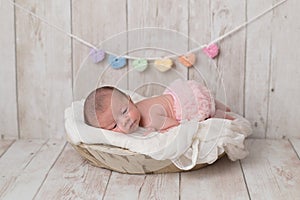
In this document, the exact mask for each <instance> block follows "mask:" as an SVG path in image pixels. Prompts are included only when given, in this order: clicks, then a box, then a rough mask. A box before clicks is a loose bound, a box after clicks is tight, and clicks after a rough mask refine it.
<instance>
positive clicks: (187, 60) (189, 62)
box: [178, 53, 196, 67]
mask: <svg viewBox="0 0 300 200" xmlns="http://www.w3.org/2000/svg"><path fill="white" fill-rule="evenodd" d="M178 61H179V62H180V63H181V64H183V65H184V66H186V67H191V66H193V65H194V64H195V61H196V56H195V54H193V53H191V54H188V55H183V56H179V57H178Z"/></svg>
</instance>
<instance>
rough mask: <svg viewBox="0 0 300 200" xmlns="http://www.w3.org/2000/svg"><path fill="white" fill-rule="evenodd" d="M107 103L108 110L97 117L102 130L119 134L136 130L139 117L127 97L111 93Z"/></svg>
mask: <svg viewBox="0 0 300 200" xmlns="http://www.w3.org/2000/svg"><path fill="white" fill-rule="evenodd" d="M107 101H108V102H106V105H108V108H107V109H106V111H105V112H104V113H102V114H101V116H99V119H100V126H101V127H102V128H104V129H107V130H112V131H116V132H120V133H132V132H134V131H135V130H137V129H138V127H139V123H140V118H141V115H140V112H139V110H138V109H137V107H136V106H135V104H134V103H133V102H132V101H131V99H130V98H129V97H128V96H124V95H123V94H120V93H118V92H112V94H111V96H110V98H107Z"/></svg>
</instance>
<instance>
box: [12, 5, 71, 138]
mask: <svg viewBox="0 0 300 200" xmlns="http://www.w3.org/2000/svg"><path fill="white" fill-rule="evenodd" d="M16 2H18V3H19V4H21V5H23V6H25V7H27V8H28V9H30V10H31V11H32V12H34V13H36V14H37V15H39V16H41V17H43V18H46V19H47V20H48V21H49V22H50V23H52V24H56V25H57V26H59V27H63V29H64V30H65V31H68V32H70V2H69V1H60V0H54V1H38V0H30V1H24V0H23V1H21V0H18V1H16ZM16 40H17V44H16V46H17V65H16V67H17V83H18V91H17V92H18V105H19V126H20V137H21V138H47V137H61V136H62V135H63V133H64V126H63V124H64V123H63V120H64V117H63V112H64V109H65V108H66V106H68V105H69V104H70V102H71V100H72V87H71V39H70V38H69V37H68V36H66V35H64V34H61V33H60V32H58V31H57V30H55V29H52V28H51V27H49V26H47V25H46V24H44V23H42V22H41V21H39V20H37V19H36V18H33V17H32V16H30V15H28V14H26V13H24V12H23V11H21V10H19V9H16Z"/></svg>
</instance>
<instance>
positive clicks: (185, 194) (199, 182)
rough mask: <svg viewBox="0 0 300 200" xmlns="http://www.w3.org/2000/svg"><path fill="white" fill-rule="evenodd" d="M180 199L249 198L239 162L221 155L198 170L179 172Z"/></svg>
mask: <svg viewBox="0 0 300 200" xmlns="http://www.w3.org/2000/svg"><path fill="white" fill-rule="evenodd" d="M180 188H181V190H180V196H181V199H191V200H192V199H195V200H196V199H249V196H248V194H247V188H246V184H245V182H244V178H243V173H242V170H241V167H240V164H239V162H238V161H237V162H232V161H229V160H228V158H226V157H223V158H221V159H220V160H219V161H217V162H216V163H214V164H212V165H209V166H208V167H206V168H203V169H201V170H198V171H194V172H188V173H181V183H180Z"/></svg>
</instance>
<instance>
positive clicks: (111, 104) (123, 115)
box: [84, 79, 233, 133]
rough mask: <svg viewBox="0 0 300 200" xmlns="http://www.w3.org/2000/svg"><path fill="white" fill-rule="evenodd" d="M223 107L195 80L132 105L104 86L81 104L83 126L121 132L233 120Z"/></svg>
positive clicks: (177, 82)
mask: <svg viewBox="0 0 300 200" xmlns="http://www.w3.org/2000/svg"><path fill="white" fill-rule="evenodd" d="M226 111H230V110H229V108H228V107H226V106H225V105H224V104H222V103H220V102H218V101H215V100H214V99H213V97H212V95H211V94H210V91H209V90H208V89H207V88H206V87H205V86H203V85H201V84H200V83H198V82H196V81H184V80H179V79H178V80H176V81H174V82H173V83H172V84H171V85H170V86H169V87H168V88H167V89H166V90H165V92H164V94H163V95H160V96H156V97H150V98H147V99H144V100H142V101H139V102H137V103H133V101H132V100H131V99H130V97H129V96H128V95H126V94H124V93H123V92H121V91H120V90H118V89H117V88H114V87H110V86H106V87H101V88H98V89H96V90H94V91H92V92H91V93H90V94H89V95H88V97H87V98H86V100H85V103H84V120H85V123H86V124H88V125H90V126H93V127H96V128H103V129H107V130H111V131H116V132H120V133H132V132H134V131H135V130H136V129H137V128H138V127H139V126H141V127H144V128H147V129H148V130H150V131H164V130H166V129H168V128H171V127H173V126H177V125H179V124H180V121H182V120H185V119H186V120H190V119H197V120H198V121H203V120H205V119H207V118H209V117H218V118H226V119H233V118H232V117H231V116H229V115H227V114H226Z"/></svg>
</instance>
